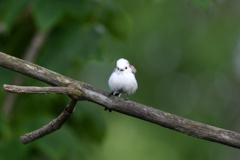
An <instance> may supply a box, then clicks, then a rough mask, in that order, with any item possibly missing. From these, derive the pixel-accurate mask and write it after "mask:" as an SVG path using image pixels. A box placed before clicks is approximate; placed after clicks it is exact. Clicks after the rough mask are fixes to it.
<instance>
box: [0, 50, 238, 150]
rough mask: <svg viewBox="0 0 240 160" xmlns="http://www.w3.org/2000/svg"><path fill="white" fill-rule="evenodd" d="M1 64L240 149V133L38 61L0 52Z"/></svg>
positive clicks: (81, 97) (109, 105)
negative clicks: (106, 88) (114, 93)
mask: <svg viewBox="0 0 240 160" xmlns="http://www.w3.org/2000/svg"><path fill="white" fill-rule="evenodd" d="M0 66H2V67H5V68H8V69H10V70H13V71H16V72H19V73H22V74H24V75H26V76H29V77H32V78H35V79H37V80H40V81H43V82H45V83H47V84H50V85H53V86H62V87H70V88H74V92H73V93H72V95H71V96H72V98H74V99H77V100H88V101H91V102H93V103H96V104H99V105H101V106H103V107H107V108H110V109H111V110H113V111H117V112H119V113H123V114H126V115H129V116H133V117H136V118H139V119H142V120H145V121H148V122H151V123H155V124H158V125H160V126H163V127H166V128H170V129H172V130H175V131H178V132H181V133H185V134H187V135H189V136H192V137H196V138H201V139H205V140H209V141H213V142H217V143H221V144H224V145H228V146H231V147H235V148H240V134H239V133H237V132H233V131H229V130H225V129H221V128H217V127H214V126H210V125H206V124H203V123H199V122H196V121H192V120H189V119H186V118H183V117H179V116H176V115H173V114H170V113H167V112H164V111H161V110H158V109H155V108H152V107H149V106H146V105H143V104H140V103H136V102H132V101H124V100H123V99H122V98H119V97H115V96H110V97H108V93H107V92H105V91H103V90H100V89H98V88H95V87H93V86H91V85H89V84H86V83H83V82H80V81H75V80H73V79H71V78H68V77H65V76H62V75H60V74H58V73H55V72H53V71H50V70H47V69H45V68H43V67H40V66H37V65H35V64H32V63H29V62H26V61H23V60H21V59H18V58H15V57H12V56H9V55H6V54H4V53H1V52H0Z"/></svg>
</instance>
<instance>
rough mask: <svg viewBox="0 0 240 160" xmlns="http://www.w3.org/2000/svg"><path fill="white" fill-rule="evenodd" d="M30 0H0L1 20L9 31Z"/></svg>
mask: <svg viewBox="0 0 240 160" xmlns="http://www.w3.org/2000/svg"><path fill="white" fill-rule="evenodd" d="M28 1H29V0H17V1H15V0H1V1H0V22H1V21H2V22H3V23H4V25H5V29H6V30H7V31H9V30H10V29H11V28H12V26H13V25H14V23H16V21H17V19H18V18H19V16H20V15H21V12H22V11H23V10H24V7H25V6H26V5H27V3H28Z"/></svg>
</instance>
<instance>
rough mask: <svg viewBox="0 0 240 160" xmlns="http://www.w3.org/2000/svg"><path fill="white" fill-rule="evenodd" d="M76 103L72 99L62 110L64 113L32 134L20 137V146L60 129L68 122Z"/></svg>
mask: <svg viewBox="0 0 240 160" xmlns="http://www.w3.org/2000/svg"><path fill="white" fill-rule="evenodd" d="M76 103H77V100H75V99H72V101H71V102H70V103H69V105H68V106H67V107H66V108H65V109H64V111H63V112H62V113H61V114H60V115H59V116H58V117H57V118H56V119H54V120H52V121H51V122H50V123H48V124H47V125H45V126H43V127H42V128H39V129H37V130H35V131H33V132H30V133H27V134H25V135H23V136H21V137H20V142H21V143H22V144H27V143H29V142H32V141H34V140H36V139H38V138H41V137H43V136H46V135H48V134H50V133H52V132H54V131H56V130H58V129H60V128H61V127H62V125H63V124H64V123H65V122H66V121H67V120H68V118H69V117H70V116H71V115H72V113H73V111H74V107H75V105H76Z"/></svg>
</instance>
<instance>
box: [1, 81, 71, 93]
mask: <svg viewBox="0 0 240 160" xmlns="http://www.w3.org/2000/svg"><path fill="white" fill-rule="evenodd" d="M3 88H4V89H5V91H8V92H11V93H25V94H67V95H71V94H72V92H73V91H74V89H73V88H70V87H33V86H16V85H8V84H4V85H3Z"/></svg>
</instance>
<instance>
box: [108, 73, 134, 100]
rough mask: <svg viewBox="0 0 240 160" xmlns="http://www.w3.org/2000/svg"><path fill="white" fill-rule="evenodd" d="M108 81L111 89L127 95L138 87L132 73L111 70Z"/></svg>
mask: <svg viewBox="0 0 240 160" xmlns="http://www.w3.org/2000/svg"><path fill="white" fill-rule="evenodd" d="M108 83H109V87H110V89H111V90H112V91H116V92H119V93H125V94H128V95H130V94H133V93H134V92H135V91H136V90H137V87H138V84H137V81H136V78H135V75H134V74H132V73H124V74H117V73H116V72H113V73H112V75H111V76H110V78H109V81H108Z"/></svg>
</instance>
